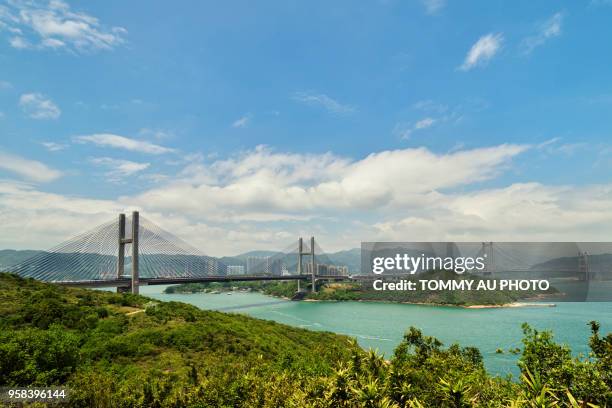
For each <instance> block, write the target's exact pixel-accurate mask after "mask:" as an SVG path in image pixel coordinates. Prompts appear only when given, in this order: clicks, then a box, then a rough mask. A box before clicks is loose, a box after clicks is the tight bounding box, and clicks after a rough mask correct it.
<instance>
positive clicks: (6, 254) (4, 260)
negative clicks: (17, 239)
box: [0, 249, 43, 269]
mask: <svg viewBox="0 0 612 408" xmlns="http://www.w3.org/2000/svg"><path fill="white" fill-rule="evenodd" d="M41 252H43V251H36V250H32V249H25V250H21V251H18V250H15V249H0V269H2V268H6V267H7V266H12V265H15V264H18V263H20V262H23V261H25V260H26V259H28V258H31V257H33V256H35V255H38V254H40V253H41Z"/></svg>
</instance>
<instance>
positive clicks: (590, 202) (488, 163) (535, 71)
mask: <svg viewBox="0 0 612 408" xmlns="http://www.w3.org/2000/svg"><path fill="white" fill-rule="evenodd" d="M0 4H1V5H0V66H1V67H2V70H0V219H1V220H2V222H3V225H4V226H3V227H0V228H3V229H5V233H4V234H2V235H3V236H5V237H7V236H11V239H8V238H1V239H0V246H3V247H19V248H21V247H45V246H46V245H51V244H53V243H55V242H58V239H60V238H66V237H68V236H70V235H72V234H74V233H77V232H79V231H80V229H82V228H83V227H86V226H87V224H88V222H90V221H91V220H100V221H101V222H102V221H105V220H106V219H108V217H112V216H114V214H115V212H116V211H120V210H128V209H132V208H139V209H141V210H142V211H143V212H146V213H147V214H150V216H151V218H153V219H156V220H161V221H160V224H162V226H165V227H166V228H168V229H172V230H174V231H176V232H177V233H179V234H182V236H184V237H185V238H186V239H188V240H191V241H193V242H194V243H196V244H197V245H199V246H201V247H202V248H203V249H204V250H205V251H207V252H210V253H213V254H226V253H234V252H239V251H240V250H243V249H252V248H256V247H265V248H274V247H276V248H279V247H282V246H283V243H285V242H290V241H291V240H292V239H294V237H296V236H297V234H301V233H303V234H310V233H316V234H317V236H318V237H320V240H321V242H322V246H323V245H326V246H327V247H328V248H330V249H340V248H343V247H351V246H356V245H357V244H358V243H359V241H361V240H374V239H403V240H408V239H460V238H470V239H492V238H493V237H495V238H497V239H501V240H508V239H555V240H558V239H569V240H576V239H579V238H581V239H586V240H589V239H604V237H605V236H606V235H605V234H606V227H610V226H612V219H610V218H608V217H609V216H607V215H606V214H605V212H606V211H605V209H606V208H609V207H607V205H608V204H609V203H610V202H612V200H611V197H610V186H609V183H610V178H609V174H610V170H612V165H611V164H612V161H611V159H612V144H611V143H610V139H611V138H610V130H611V125H612V115H611V114H610V112H611V108H612V78H611V74H610V69H609V67H610V66H611V65H612V53H611V52H610V47H612V45H610V41H609V39H610V38H612V26H611V25H610V24H609V22H610V21H611V20H610V19H611V18H612V2H609V1H606V0H594V1H591V2H588V1H584V2H578V1H574V2H537V3H534V2H532V1H512V2H508V1H506V2H502V1H469V2H467V1H466V2H450V1H445V0H422V1H420V0H412V1H409V0H405V1H400V0H386V1H382V0H381V1H363V2H349V1H338V2H333V3H332V2H317V1H313V2H295V1H285V2H272V1H269V2H262V3H261V4H257V5H255V4H253V2H239V1H227V2H221V3H219V2H216V3H213V2H201V1H193V2H187V1H185V2H181V3H180V4H178V5H177V4H170V3H168V2H148V1H147V2H144V1H141V2H130V3H128V4H126V3H125V2H119V1H106V2H96V3H92V2H66V3H65V2H61V1H52V2H35V1H34V2H32V1H18V0H9V1H7V2H4V3H0ZM508 197H510V198H511V200H509V199H508ZM521 200H523V201H521ZM41 201H42V202H44V203H42V202H41ZM525 203H527V204H525ZM523 213H524V214H525V217H523V216H522V214H523ZM538 214H541V215H542V216H538ZM24 218H25V219H28V220H29V221H28V223H27V226H26V227H25V228H24V227H23V225H20V224H21V223H20V221H19V220H20V219H21V220H23V219H24ZM517 218H520V219H526V221H525V224H524V225H522V224H521V223H518V224H517V221H516V219H517ZM562 226H564V227H562ZM609 230H610V228H607V231H609ZM211 236H214V237H215V238H216V239H215V241H216V242H215V243H212V244H211V242H210V239H209V238H210V237H211ZM253 237H256V238H255V239H253Z"/></svg>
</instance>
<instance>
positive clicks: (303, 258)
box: [3, 211, 348, 293]
mask: <svg viewBox="0 0 612 408" xmlns="http://www.w3.org/2000/svg"><path fill="white" fill-rule="evenodd" d="M246 263H247V265H240V266H241V267H242V273H233V271H234V270H235V269H236V268H235V267H236V265H231V266H232V267H234V269H232V268H230V265H226V264H224V263H223V262H221V261H220V260H219V259H217V258H214V257H211V256H208V255H205V254H203V253H202V252H201V251H200V250H198V249H197V248H195V247H193V246H191V245H190V244H188V243H187V242H185V241H183V240H181V239H180V238H178V237H176V236H175V235H173V234H171V233H170V232H168V231H165V230H163V229H161V228H160V227H158V226H157V225H155V224H154V223H153V222H151V221H149V220H147V219H146V218H144V217H141V216H140V215H139V213H138V212H137V211H135V212H133V213H132V214H131V215H130V216H126V215H125V214H120V215H119V218H118V220H113V221H109V222H107V223H104V224H102V225H100V226H98V227H96V228H93V229H91V230H89V231H87V232H85V233H83V234H80V235H78V236H76V237H74V238H72V239H70V240H68V241H65V242H62V243H61V244H59V245H57V246H55V247H53V248H51V249H49V250H48V251H44V252H40V253H39V254H37V255H35V256H33V257H31V258H29V259H26V260H25V261H23V262H21V263H18V264H16V265H12V266H9V267H6V268H4V269H3V271H5V272H10V273H15V274H17V275H19V276H22V277H26V278H34V279H37V280H41V281H45V282H52V283H56V284H61V285H70V286H85V287H117V288H118V290H119V291H131V292H132V293H138V287H139V286H140V285H161V284H175V283H197V282H231V281H260V280H297V281H298V287H299V285H300V281H307V282H309V283H310V285H311V288H312V290H314V291H316V285H317V281H321V280H342V279H347V278H348V272H347V271H346V270H343V269H342V268H337V267H335V266H333V265H331V264H332V263H331V262H330V261H329V260H328V259H327V257H326V255H324V254H323V253H322V251H320V248H318V246H317V245H316V243H315V240H314V237H312V238H311V239H310V240H309V241H306V242H304V241H303V240H302V238H299V240H298V242H297V243H296V244H295V245H292V247H290V248H289V249H288V250H287V251H284V252H278V253H276V254H275V255H274V256H266V257H263V256H260V257H255V256H253V257H249V258H248V259H247V262H246ZM245 266H246V268H245Z"/></svg>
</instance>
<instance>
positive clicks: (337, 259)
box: [326, 248, 361, 273]
mask: <svg viewBox="0 0 612 408" xmlns="http://www.w3.org/2000/svg"><path fill="white" fill-rule="evenodd" d="M326 255H327V257H328V258H329V259H330V260H331V262H332V263H333V264H334V265H346V266H348V268H349V271H350V272H351V273H358V272H360V271H361V249H359V248H353V249H347V250H345V251H338V252H332V253H331V254H326Z"/></svg>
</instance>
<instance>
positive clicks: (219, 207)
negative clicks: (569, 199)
mask: <svg viewBox="0 0 612 408" xmlns="http://www.w3.org/2000/svg"><path fill="white" fill-rule="evenodd" d="M525 149H526V147H525V146H517V145H500V146H496V147H491V148H482V149H474V150H469V151H462V152H455V153H453V154H446V155H437V154H435V153H432V152H430V151H429V150H427V149H424V148H420V149H403V150H393V151H383V152H380V153H373V154H370V155H369V156H367V157H365V158H363V159H361V160H356V161H355V160H350V159H348V158H342V157H338V156H335V155H332V154H329V153H328V154H324V155H300V154H286V153H275V152H273V151H271V150H270V149H268V148H265V147H259V148H258V149H256V150H254V151H250V152H247V153H244V154H243V155H241V156H240V157H238V158H231V159H226V160H218V161H216V162H213V163H211V164H208V165H206V164H203V163H200V164H197V165H193V164H192V165H190V166H188V167H187V168H186V169H185V171H183V173H182V177H179V178H178V179H176V180H174V181H172V182H169V183H167V184H166V185H164V186H161V187H159V188H155V189H152V190H149V191H146V192H144V193H142V194H140V195H139V196H137V197H132V198H130V201H129V202H130V203H132V204H136V205H138V206H143V207H145V206H146V207H148V208H151V209H153V210H155V211H171V212H180V213H181V212H182V213H185V214H192V215H196V214H202V213H203V212H204V213H206V214H207V215H208V216H210V217H212V218H214V219H217V220H222V219H224V220H230V219H233V218H235V217H240V219H242V220H244V219H257V218H260V217H261V216H262V214H268V216H270V215H274V216H275V217H276V218H277V219H291V218H292V217H294V216H295V215H304V214H308V213H310V212H312V213H313V214H319V215H320V214H321V212H325V211H331V212H332V213H333V212H336V211H341V212H344V211H352V210H355V209H362V210H363V209H370V210H375V209H382V208H390V207H392V208H394V207H396V206H400V207H401V206H403V205H406V204H407V203H413V202H414V200H416V198H417V197H421V196H423V195H427V194H430V193H431V192H433V191H437V190H444V189H449V188H455V187H459V186H462V185H467V184H472V183H475V182H478V181H482V180H486V179H489V178H491V177H494V176H495V175H496V174H497V173H498V172H499V171H501V169H502V168H503V167H504V166H505V165H507V164H508V162H509V160H510V159H511V158H512V157H514V156H515V155H517V154H519V153H521V152H522V151H524V150H525ZM126 199H127V198H126ZM250 217H252V218H250Z"/></svg>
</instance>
